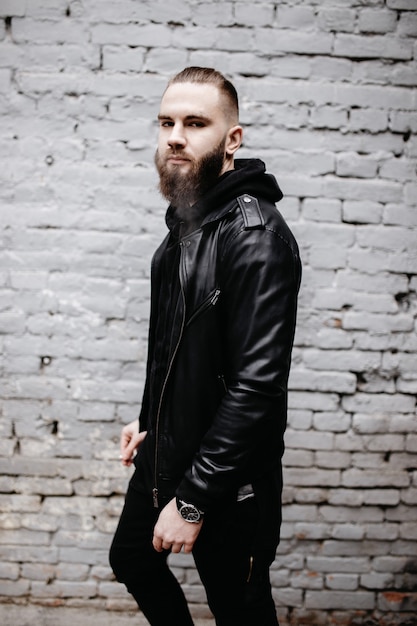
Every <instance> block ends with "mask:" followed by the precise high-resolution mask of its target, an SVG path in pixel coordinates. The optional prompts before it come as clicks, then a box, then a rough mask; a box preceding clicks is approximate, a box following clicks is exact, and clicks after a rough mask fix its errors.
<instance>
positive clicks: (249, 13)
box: [234, 2, 274, 26]
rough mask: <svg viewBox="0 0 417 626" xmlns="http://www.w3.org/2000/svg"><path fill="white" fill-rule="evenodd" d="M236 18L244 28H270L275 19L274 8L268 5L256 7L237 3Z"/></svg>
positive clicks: (261, 4)
mask: <svg viewBox="0 0 417 626" xmlns="http://www.w3.org/2000/svg"><path fill="white" fill-rule="evenodd" d="M234 16H235V20H236V22H237V24H241V25H244V26H252V25H253V26H269V25H270V24H272V21H273V19H274V8H273V6H272V5H270V4H268V3H266V2H265V3H259V4H257V5H256V10H254V7H253V6H252V5H251V6H248V5H247V4H246V3H244V2H235V4H234Z"/></svg>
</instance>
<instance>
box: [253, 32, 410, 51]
mask: <svg viewBox="0 0 417 626" xmlns="http://www.w3.org/2000/svg"><path fill="white" fill-rule="evenodd" d="M254 44H255V46H256V48H257V49H258V50H259V51H260V52H262V53H264V54H274V53H275V54H276V53H277V52H294V53H300V54H330V52H331V48H332V44H333V37H332V35H327V34H324V35H322V36H321V37H317V36H316V34H315V33H309V32H302V31H300V32H296V31H293V30H290V29H288V30H282V31H281V32H280V35H279V37H277V36H276V33H275V31H274V30H272V29H267V28H259V29H257V30H256V32H255V40H254ZM406 58H411V57H406Z"/></svg>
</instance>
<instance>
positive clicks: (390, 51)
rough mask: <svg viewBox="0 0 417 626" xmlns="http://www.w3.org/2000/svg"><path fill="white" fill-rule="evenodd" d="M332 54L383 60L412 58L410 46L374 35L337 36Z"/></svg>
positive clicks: (396, 40)
mask: <svg viewBox="0 0 417 626" xmlns="http://www.w3.org/2000/svg"><path fill="white" fill-rule="evenodd" d="M334 54H335V55H336V56H342V57H351V58H356V57H359V58H361V59H363V58H371V59H372V58H376V59H378V58H385V59H399V60H406V59H411V58H412V49H411V44H410V43H408V42H406V41H402V40H399V39H395V38H391V39H389V38H388V37H385V36H379V35H374V36H373V37H366V38H364V37H360V36H358V35H345V34H340V35H339V34H338V35H336V38H335V45H334Z"/></svg>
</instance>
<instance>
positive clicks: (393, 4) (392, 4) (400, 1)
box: [387, 0, 416, 11]
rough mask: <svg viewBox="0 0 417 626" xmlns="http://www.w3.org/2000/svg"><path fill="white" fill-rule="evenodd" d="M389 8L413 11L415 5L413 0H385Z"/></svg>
mask: <svg viewBox="0 0 417 626" xmlns="http://www.w3.org/2000/svg"><path fill="white" fill-rule="evenodd" d="M387 7H388V8H389V9H399V10H400V11H415V10H416V5H415V2H414V0H387Z"/></svg>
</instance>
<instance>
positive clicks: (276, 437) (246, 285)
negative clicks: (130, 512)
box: [135, 160, 301, 511]
mask: <svg viewBox="0 0 417 626" xmlns="http://www.w3.org/2000/svg"><path fill="white" fill-rule="evenodd" d="M235 167H236V170H235V171H233V172H231V173H229V174H228V175H226V176H224V177H222V178H221V179H219V183H218V185H216V187H215V188H214V189H213V190H212V191H211V192H210V193H209V194H207V195H206V196H205V198H204V200H203V201H202V202H201V203H199V209H200V210H201V211H202V213H203V214H204V215H205V217H204V218H203V219H202V222H201V225H200V226H199V227H198V228H196V229H195V230H193V231H192V232H191V233H189V234H188V235H187V236H185V237H183V238H182V239H180V240H179V246H180V255H179V297H178V303H177V305H176V306H175V307H174V311H175V313H174V314H173V316H172V319H171V328H170V337H167V341H169V344H167V352H168V356H167V362H166V367H165V370H166V374H165V378H164V381H163V384H162V385H161V386H160V387H159V388H158V394H157V397H155V389H154V385H153V382H152V381H153V367H154V364H153V361H152V359H153V354H154V341H155V320H156V318H157V315H158V311H160V307H161V302H160V299H159V300H158V299H157V296H156V294H157V286H158V284H159V281H160V280H161V260H162V259H163V257H164V254H165V252H166V248H167V245H168V240H169V236H168V237H167V238H166V239H165V241H164V242H163V243H162V245H161V246H160V248H159V249H158V250H157V251H156V253H155V255H154V258H153V262H152V271H151V281H152V296H151V320H150V332H149V357H148V371H147V382H146V385H145V392H144V398H143V403H142V409H141V414H140V430H147V431H148V435H147V437H146V439H145V441H144V443H143V444H142V446H141V448H140V450H139V453H138V455H137V457H136V460H135V465H136V468H137V472H136V474H137V476H138V478H137V480H139V481H140V480H142V485H143V483H148V484H147V485H146V487H147V488H148V489H150V488H151V487H152V490H153V491H154V496H155V500H157V501H158V504H159V505H161V503H165V502H166V501H167V500H169V499H170V498H171V497H173V495H175V494H176V495H178V496H179V497H180V498H182V499H183V500H185V501H186V502H191V503H193V504H194V505H196V506H197V507H199V508H200V509H202V510H204V511H208V510H210V508H211V507H212V506H214V505H215V504H216V503H218V502H219V501H221V500H223V499H224V498H228V497H230V496H231V495H232V494H234V493H236V492H237V490H238V488H239V487H240V486H242V485H246V484H248V483H252V484H253V483H254V482H256V480H258V479H260V478H262V477H263V476H265V475H267V474H268V473H271V472H274V471H276V470H277V469H278V470H279V469H280V464H281V456H282V453H283V450H284V444H283V434H284V430H285V426H286V413H287V380H288V374H289V368H290V358H291V350H292V344H293V337H294V329H295V320H296V306H297V294H298V289H299V285H300V276H301V264H300V260H299V254H298V247H297V244H296V242H295V239H294V237H293V235H292V234H291V232H290V230H289V228H288V226H287V225H286V223H285V222H284V220H283V218H282V217H281V215H280V213H279V212H278V211H277V209H276V207H275V202H276V201H277V200H279V199H280V198H281V197H282V194H281V191H280V189H279V187H278V185H277V183H276V181H275V179H274V178H273V177H272V176H270V175H268V174H265V166H264V164H263V163H262V161H259V160H237V161H236V162H235ZM171 211H172V210H170V211H169V212H168V217H167V220H168V224H169V226H171V227H172V225H173V220H172V217H171ZM166 304H167V306H168V304H169V303H166ZM171 304H172V303H171ZM162 306H163V304H162ZM141 473H142V478H141ZM144 476H148V478H147V479H145V478H144ZM151 482H152V485H150V483H151Z"/></svg>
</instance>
